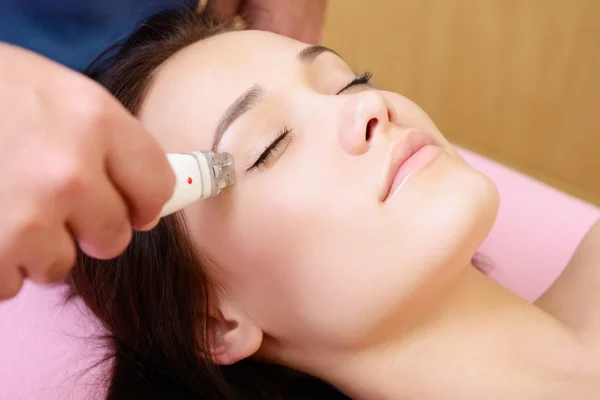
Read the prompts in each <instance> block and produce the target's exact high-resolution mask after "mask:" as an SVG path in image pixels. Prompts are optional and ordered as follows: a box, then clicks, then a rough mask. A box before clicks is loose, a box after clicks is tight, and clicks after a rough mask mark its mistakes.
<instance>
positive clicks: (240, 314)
mask: <svg viewBox="0 0 600 400" xmlns="http://www.w3.org/2000/svg"><path fill="white" fill-rule="evenodd" d="M210 321H211V323H210V326H209V338H210V340H209V342H210V355H211V358H212V361H213V362H214V363H215V364H218V365H231V364H234V363H236V362H238V361H240V360H243V359H244V358H248V357H250V356H251V355H253V354H254V353H256V352H257V351H258V349H259V348H260V346H261V344H262V340H263V332H262V330H261V329H260V328H259V327H258V326H256V324H254V322H253V321H252V320H251V319H250V317H249V316H248V315H247V314H246V312H245V311H244V310H243V309H242V308H241V306H240V305H239V303H238V302H236V301H234V300H233V299H231V298H223V299H219V309H218V310H216V312H214V313H213V315H211V319H210Z"/></svg>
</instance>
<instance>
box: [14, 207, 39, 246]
mask: <svg viewBox="0 0 600 400" xmlns="http://www.w3.org/2000/svg"><path fill="white" fill-rule="evenodd" d="M45 226H46V220H45V218H44V215H43V212H42V210H41V208H40V207H36V206H30V207H25V208H24V209H22V211H21V212H20V213H18V215H17V216H16V217H15V222H14V226H13V229H14V232H15V236H16V237H17V240H23V238H24V237H27V236H30V235H33V234H36V233H37V232H40V231H41V230H43V229H44V228H45Z"/></svg>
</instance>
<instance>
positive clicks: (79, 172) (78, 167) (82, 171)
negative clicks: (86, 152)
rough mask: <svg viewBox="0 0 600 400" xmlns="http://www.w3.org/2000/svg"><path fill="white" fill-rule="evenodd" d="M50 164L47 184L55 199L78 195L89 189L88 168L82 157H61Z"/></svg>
mask: <svg viewBox="0 0 600 400" xmlns="http://www.w3.org/2000/svg"><path fill="white" fill-rule="evenodd" d="M49 164H50V165H49V166H48V172H47V174H48V178H49V179H48V180H47V182H48V184H49V185H51V191H52V193H53V195H54V196H53V197H54V198H57V197H62V196H72V195H77V194H80V193H82V192H83V191H84V190H85V189H86V188H87V187H88V185H89V183H88V179H87V171H86V166H85V162H84V160H83V159H82V158H81V157H78V156H66V157H60V158H59V159H57V160H55V161H54V162H51V163H49Z"/></svg>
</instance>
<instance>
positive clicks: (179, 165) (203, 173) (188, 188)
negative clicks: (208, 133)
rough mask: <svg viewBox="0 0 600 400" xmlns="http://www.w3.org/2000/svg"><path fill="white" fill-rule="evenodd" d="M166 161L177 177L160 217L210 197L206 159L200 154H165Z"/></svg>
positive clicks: (209, 177) (208, 171) (209, 180)
mask: <svg viewBox="0 0 600 400" xmlns="http://www.w3.org/2000/svg"><path fill="white" fill-rule="evenodd" d="M167 159H168V160H169V163H170V164H171V168H173V171H174V172H175V176H176V177H177V183H176V184H175V190H174V191H173V195H172V196H171V198H170V199H169V201H167V203H166V204H165V205H164V206H163V209H162V212H161V213H160V216H161V217H164V216H166V215H169V214H172V213H174V212H176V211H179V210H181V209H183V208H184V207H186V206H188V205H190V204H192V203H194V202H196V201H198V200H200V199H202V198H205V197H208V196H210V193H211V179H212V178H211V175H210V170H209V168H210V166H209V165H208V161H207V160H206V157H204V155H203V154H202V153H200V152H196V153H193V154H192V153H183V154H167Z"/></svg>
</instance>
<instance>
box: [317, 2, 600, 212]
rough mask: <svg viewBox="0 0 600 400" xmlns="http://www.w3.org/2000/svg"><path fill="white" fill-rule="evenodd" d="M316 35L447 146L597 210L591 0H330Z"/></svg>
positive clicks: (597, 103) (598, 115)
mask: <svg viewBox="0 0 600 400" xmlns="http://www.w3.org/2000/svg"><path fill="white" fill-rule="evenodd" d="M324 42H325V44H326V45H328V46H330V47H332V48H334V49H335V50H336V51H338V52H340V53H341V55H342V56H343V57H344V58H345V59H346V60H347V61H348V62H349V63H350V65H352V66H353V67H355V68H356V69H358V70H359V71H364V70H369V71H371V72H373V73H374V77H373V81H374V83H375V85H377V86H380V87H384V88H386V89H389V90H393V91H397V92H399V93H402V94H404V95H406V96H407V97H409V98H411V99H413V100H414V101H416V102H417V103H418V104H419V105H420V106H421V107H423V108H424V109H425V111H427V112H428V113H429V114H430V115H431V116H432V118H433V119H434V121H435V122H436V123H437V124H438V126H439V127H440V129H441V130H442V132H444V133H445V134H446V136H447V137H448V138H449V139H450V140H451V141H453V142H454V143H456V144H459V145H462V146H464V147H466V148H470V149H472V150H475V151H477V152H479V153H481V154H484V155H487V156H489V157H490V158H493V159H496V160H498V161H500V162H502V163H504V164H506V165H509V166H511V167H513V168H516V169H518V170H521V171H523V172H525V173H528V174H529V175H532V176H534V177H536V178H538V179H540V180H543V181H545V182H547V183H550V184H552V185H554V186H556V187H559V188H561V189H563V190H566V191H568V192H570V193H572V194H575V195H577V196H579V197H582V198H584V199H586V200H588V201H591V202H594V203H596V204H599V205H600V122H599V121H600V0H387V1H386V0H371V1H368V0H330V2H329V9H328V18H327V27H326V32H325V39H324Z"/></svg>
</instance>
